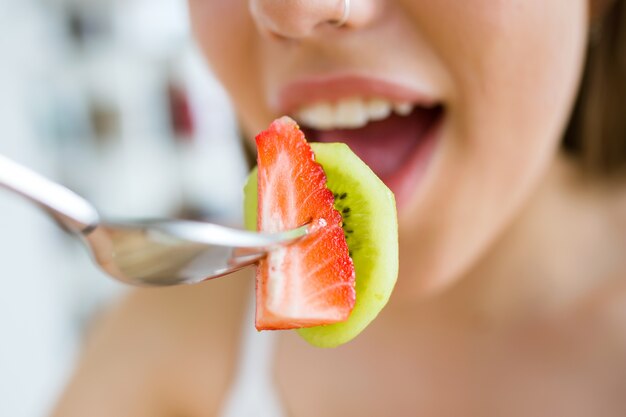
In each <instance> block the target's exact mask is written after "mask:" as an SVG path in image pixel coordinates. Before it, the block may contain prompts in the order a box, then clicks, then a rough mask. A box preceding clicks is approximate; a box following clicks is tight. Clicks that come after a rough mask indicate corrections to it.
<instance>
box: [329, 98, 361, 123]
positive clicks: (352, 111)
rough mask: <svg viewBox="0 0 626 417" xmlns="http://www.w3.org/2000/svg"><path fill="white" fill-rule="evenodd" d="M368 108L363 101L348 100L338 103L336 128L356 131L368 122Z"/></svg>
mask: <svg viewBox="0 0 626 417" xmlns="http://www.w3.org/2000/svg"><path fill="white" fill-rule="evenodd" d="M368 119H369V118H368V114H367V107H366V106H365V103H364V102H363V100H359V99H356V98H354V99H348V100H341V101H340V102H338V103H337V107H336V110H335V127H338V128H340V129H356V128H359V127H363V126H365V125H366V124H367V122H368Z"/></svg>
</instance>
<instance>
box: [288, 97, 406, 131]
mask: <svg viewBox="0 0 626 417" xmlns="http://www.w3.org/2000/svg"><path fill="white" fill-rule="evenodd" d="M392 110H393V111H395V112H396V113H397V114H399V115H401V116H407V115H409V114H410V113H411V112H412V111H413V104H411V103H409V102H404V101H400V102H391V101H389V100H385V99H382V98H370V99H362V98H346V99H342V100H339V101H337V102H336V103H330V102H318V103H315V104H310V105H307V106H304V107H301V108H300V110H298V111H297V112H296V114H295V117H296V119H297V120H298V121H299V122H300V123H302V124H303V125H305V126H308V127H312V128H314V129H323V130H327V129H328V130H330V129H356V128H359V127H363V126H365V125H366V124H367V123H368V122H369V121H370V120H382V119H385V118H387V117H388V116H389V115H390V114H391V111H392Z"/></svg>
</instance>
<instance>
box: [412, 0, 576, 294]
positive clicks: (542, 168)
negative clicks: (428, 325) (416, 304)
mask: <svg viewBox="0 0 626 417" xmlns="http://www.w3.org/2000/svg"><path fill="white" fill-rule="evenodd" d="M427 3H428V7H430V8H431V9H430V10H429V11H427V12H424V13H425V15H430V17H431V18H430V19H425V20H423V22H422V24H423V25H424V26H423V30H424V35H425V36H426V37H428V38H429V39H431V41H432V44H433V48H436V49H437V52H438V54H439V56H440V58H441V59H442V61H444V62H445V65H446V68H447V69H448V71H449V73H450V78H451V79H452V80H453V89H452V91H451V92H450V97H449V100H448V114H447V117H448V119H447V124H446V126H445V129H444V132H443V141H442V143H441V144H442V146H441V148H440V150H439V154H438V155H437V159H436V160H435V162H434V166H433V168H432V170H431V174H432V175H431V176H430V178H431V181H429V182H428V183H427V185H426V189H425V190H422V191H423V192H422V193H421V196H417V198H416V200H415V201H414V205H413V207H412V210H410V212H411V214H410V215H406V216H403V217H404V218H403V222H404V226H406V227H405V230H407V232H405V236H404V238H403V239H404V240H405V242H404V244H405V252H406V256H405V258H409V257H410V258H411V259H413V260H414V261H410V262H409V263H408V268H409V269H412V273H414V274H418V275H420V276H421V277H423V281H422V282H421V284H422V285H423V287H424V288H429V289H436V288H440V287H442V286H444V285H446V284H449V283H450V282H452V281H453V280H454V279H455V278H456V277H459V276H460V275H461V274H462V272H463V271H465V270H467V269H468V268H469V267H471V265H472V264H473V263H475V262H476V261H477V259H478V258H479V256H480V255H481V254H482V253H484V251H486V249H487V247H488V245H489V244H490V243H491V242H493V240H494V239H496V237H497V236H498V235H499V234H500V232H501V231H502V230H503V229H504V228H505V226H506V225H507V224H508V223H510V222H511V221H512V219H513V218H514V216H515V215H516V213H517V212H518V211H519V208H520V207H521V206H522V204H523V203H524V201H525V200H526V199H528V197H529V195H530V193H531V191H532V189H533V187H534V186H535V185H536V184H537V183H538V181H539V180H540V178H542V176H543V175H544V173H545V172H546V170H547V167H548V165H549V163H550V161H552V158H553V157H554V155H555V154H556V152H557V151H556V149H557V148H558V144H559V142H560V137H561V134H562V130H563V127H564V125H565V123H566V120H567V117H568V115H569V112H570V108H571V104H572V102H573V99H574V95H575V92H576V90H577V85H578V81H579V77H580V72H581V68H582V59H583V54H584V49H585V48H584V47H585V37H586V16H587V11H586V5H585V3H584V2H583V1H582V0H574V1H572V0H552V1H549V2H545V1H539V0H525V1H512V0H510V1H496V0H489V1H474V2H471V7H470V6H469V3H468V5H465V3H459V2H453V1H449V0H442V1H439V2H427ZM433 16H440V17H441V18H440V19H439V18H433ZM433 22H436V23H437V24H438V25H442V27H443V29H442V28H441V27H439V28H438V27H437V26H436V25H434V24H433ZM417 235H419V236H420V241H418V240H417V238H416V236H417ZM420 253H421V254H420ZM418 258H419V259H418ZM420 262H421V264H420Z"/></svg>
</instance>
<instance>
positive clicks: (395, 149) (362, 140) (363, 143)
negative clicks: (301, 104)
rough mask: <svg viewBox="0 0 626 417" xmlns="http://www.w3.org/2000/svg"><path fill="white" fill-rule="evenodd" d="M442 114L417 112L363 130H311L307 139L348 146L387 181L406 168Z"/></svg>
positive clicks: (424, 111)
mask: <svg viewBox="0 0 626 417" xmlns="http://www.w3.org/2000/svg"><path fill="white" fill-rule="evenodd" d="M437 114H438V111H436V110H435V109H424V108H416V109H415V110H413V112H412V113H411V114H410V115H408V116H398V115H395V114H394V115H391V116H389V117H388V118H386V119H384V120H381V121H377V122H370V123H368V124H367V125H366V126H364V127H362V128H359V129H336V130H314V129H307V130H306V132H305V133H306V134H307V138H308V139H309V140H310V141H317V142H343V143H345V144H347V145H348V146H349V147H350V148H351V149H352V150H353V151H354V153H356V154H357V155H358V156H359V157H360V158H361V159H362V160H363V161H364V162H365V163H366V164H367V165H369V167H370V168H372V170H373V171H374V172H375V173H376V174H377V175H378V176H379V177H381V178H382V179H383V180H384V179H385V177H387V176H389V175H391V174H393V173H394V172H395V171H396V170H398V169H399V168H400V167H402V165H403V163H404V162H405V161H406V160H407V159H408V158H409V157H410V156H411V154H412V152H413V150H414V149H415V148H416V147H417V146H418V145H419V144H420V142H421V139H422V138H423V137H424V136H425V135H424V134H425V133H426V132H427V131H428V128H429V127H430V126H431V125H432V123H433V122H434V120H435V119H436V116H437Z"/></svg>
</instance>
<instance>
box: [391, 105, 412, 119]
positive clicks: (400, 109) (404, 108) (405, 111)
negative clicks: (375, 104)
mask: <svg viewBox="0 0 626 417" xmlns="http://www.w3.org/2000/svg"><path fill="white" fill-rule="evenodd" d="M393 110H394V111H395V112H396V113H398V114H399V115H400V116H408V115H409V114H411V112H412V111H413V105H412V104H411V103H408V102H400V103H395V104H394V105H393Z"/></svg>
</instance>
